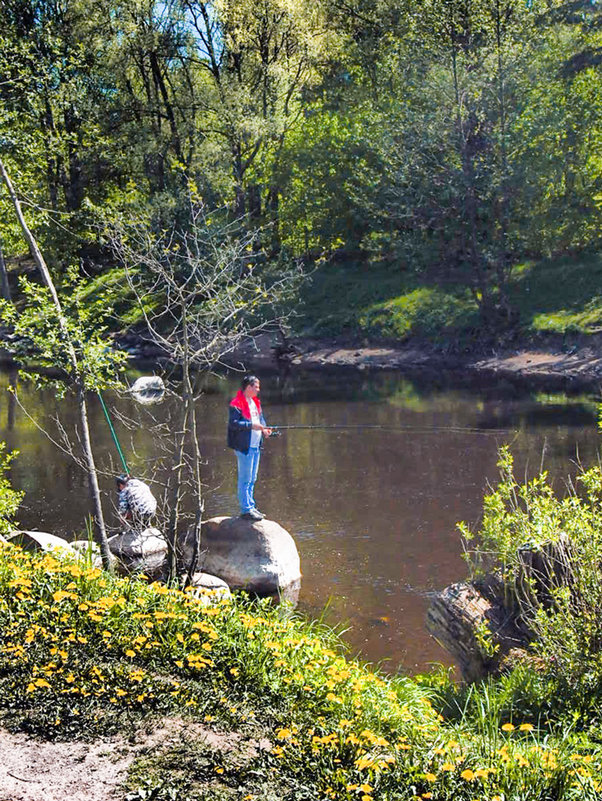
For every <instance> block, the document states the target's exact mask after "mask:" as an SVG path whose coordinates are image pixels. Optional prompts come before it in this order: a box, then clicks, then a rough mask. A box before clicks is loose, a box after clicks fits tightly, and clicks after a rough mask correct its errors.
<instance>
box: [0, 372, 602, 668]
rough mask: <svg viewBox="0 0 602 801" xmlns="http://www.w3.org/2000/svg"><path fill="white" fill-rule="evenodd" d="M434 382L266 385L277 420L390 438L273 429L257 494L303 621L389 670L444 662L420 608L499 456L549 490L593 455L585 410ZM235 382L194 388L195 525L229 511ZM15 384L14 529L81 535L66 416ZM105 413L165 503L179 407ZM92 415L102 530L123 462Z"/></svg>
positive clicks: (382, 379)
mask: <svg viewBox="0 0 602 801" xmlns="http://www.w3.org/2000/svg"><path fill="white" fill-rule="evenodd" d="M133 378H135V376H134V377H133ZM444 379H445V377H444V376H442V375H437V376H426V377H425V378H424V379H422V380H412V381H410V380H408V379H405V378H403V377H402V376H400V374H399V373H379V374H376V375H372V374H366V373H353V372H348V373H347V372H344V373H343V372H338V373H334V374H328V373H317V372H309V373H303V372H296V371H294V370H293V371H292V372H291V373H290V374H289V375H288V376H287V377H286V379H285V380H284V381H283V380H282V379H280V380H279V379H278V377H277V376H267V375H266V376H264V377H262V400H263V403H264V407H265V410H266V415H267V417H268V420H269V421H270V422H272V423H279V424H282V425H286V424H289V425H326V426H328V425H330V426H336V425H348V426H362V425H365V424H369V425H383V426H385V428H384V429H383V430H378V429H363V430H362V429H361V428H359V429H357V430H354V429H351V428H350V429H345V430H342V429H328V428H326V429H322V428H318V429H314V430H292V431H287V432H284V433H283V436H282V437H279V438H277V439H274V440H272V441H269V442H268V443H267V445H266V448H265V451H264V454H263V456H262V463H261V467H260V477H259V482H258V485H257V492H256V494H257V498H258V503H259V506H260V508H261V509H263V510H264V511H265V512H266V513H267V514H268V515H269V517H271V518H273V519H275V520H277V521H278V522H279V523H281V524H282V525H283V526H284V527H285V528H286V529H288V530H289V531H290V532H291V533H292V534H293V536H294V537H295V539H296V541H297V543H298V547H299V550H300V553H301V565H302V572H303V582H302V587H301V598H300V604H301V608H302V609H304V610H305V611H306V612H308V613H309V614H312V615H319V614H321V613H322V610H323V609H324V607H325V606H326V605H327V604H329V606H328V610H327V612H326V618H327V620H329V621H331V622H334V623H341V622H343V623H344V624H346V625H347V626H348V631H347V632H346V634H345V638H346V639H347V641H348V642H349V643H350V645H351V647H352V649H353V650H354V651H355V652H358V651H360V652H361V653H362V655H363V656H364V657H365V658H366V659H369V660H371V661H382V660H386V662H385V664H386V665H387V666H388V667H389V668H390V669H392V670H394V669H397V668H398V667H399V666H401V667H402V668H403V669H406V670H409V671H415V670H419V669H423V668H424V667H425V666H426V665H427V663H428V662H430V661H444V662H448V661H449V660H448V659H447V657H446V654H445V653H444V652H443V651H442V650H441V649H440V648H439V646H438V645H437V644H436V643H435V642H434V641H433V640H432V639H430V638H429V637H428V635H427V634H426V632H425V629H424V622H423V621H424V613H425V611H426V607H427V605H428V595H429V593H430V592H432V591H434V590H436V589H438V588H441V587H443V586H445V585H446V584H448V583H450V582H453V581H458V580H461V579H462V578H463V577H464V576H465V566H464V563H463V561H462V554H461V545H460V540H459V537H458V535H457V533H456V529H455V524H456V522H457V521H458V520H466V521H468V522H470V523H473V524H474V523H476V522H477V521H478V519H479V516H480V513H481V508H482V497H483V493H484V492H485V491H486V487H487V483H488V482H494V481H495V479H496V476H497V470H496V459H497V447H498V445H500V444H502V443H504V442H509V443H510V444H511V447H512V451H513V453H514V455H515V460H516V467H517V471H518V474H519V475H527V476H528V475H532V474H534V473H535V472H537V471H538V470H539V468H540V465H541V464H542V463H543V464H544V466H545V468H546V469H547V470H549V472H550V473H551V475H552V476H554V477H556V479H557V486H558V489H559V490H560V491H561V490H562V487H563V480H564V477H565V476H566V475H567V474H569V473H572V474H574V473H575V472H576V470H577V466H576V463H577V461H578V460H580V461H581V462H582V463H583V464H585V465H587V464H591V462H592V461H593V460H594V459H595V458H596V454H597V447H598V434H597V430H596V417H597V404H596V401H595V399H594V398H592V397H589V396H574V397H567V396H562V395H558V394H554V395H545V394H542V393H537V394H535V393H533V394H529V393H525V392H524V391H522V392H521V391H519V390H517V389H515V388H513V387H510V386H509V385H508V384H504V385H502V386H501V387H500V386H495V385H488V386H485V387H474V386H473V387H471V388H463V387H462V386H457V385H456V386H454V385H452V384H447V385H446V384H445V381H444ZM236 380H237V379H236V378H235V377H233V378H228V377H224V378H217V377H212V378H205V379H204V382H205V384H204V387H203V392H204V394H203V395H202V397H201V398H200V400H199V406H198V410H199V420H200V424H201V447H202V452H203V455H204V457H205V459H206V461H207V463H206V466H205V469H204V481H205V484H206V516H213V515H218V514H219V515H224V514H235V513H236V512H237V503H236V488H235V475H236V471H235V462H234V456H233V454H232V452H231V451H229V450H228V449H227V447H226V444H225V421H226V417H227V415H226V404H227V402H228V400H229V398H230V396H231V395H232V394H233V393H234V391H235V388H236V386H235V385H236ZM14 383H15V376H14V375H8V374H6V373H4V374H0V439H3V440H6V442H7V444H8V446H9V448H18V449H19V450H20V451H21V455H20V457H19V458H18V460H16V461H15V462H14V463H13V466H12V467H11V471H12V481H13V483H14V485H15V487H17V488H19V489H24V490H25V491H26V493H27V495H26V499H25V502H24V506H23V509H22V511H21V513H20V522H21V524H22V525H23V526H25V527H27V528H38V529H41V530H47V531H50V532H53V533H56V534H61V535H67V536H70V537H74V536H77V537H80V536H81V534H82V532H83V530H84V528H85V519H86V515H87V512H88V498H87V484H86V480H85V476H84V475H83V473H82V472H81V470H80V469H79V468H78V467H77V466H76V465H75V464H74V463H73V461H72V460H71V459H69V458H68V457H67V456H66V455H65V454H64V453H61V452H60V451H59V450H58V449H57V448H56V446H55V445H54V444H53V443H52V442H51V440H50V439H49V438H48V436H50V437H52V438H56V437H58V435H59V432H58V430H57V423H56V418H57V417H58V415H59V412H60V417H61V421H62V424H63V425H64V426H66V427H67V428H72V427H73V426H74V424H75V421H76V409H75V405H74V404H72V402H71V400H70V399H69V397H67V398H66V399H65V400H62V401H57V400H56V398H55V397H54V396H53V394H52V393H51V392H35V391H33V390H31V389H30V388H28V387H21V388H20V398H21V400H22V403H23V406H24V408H25V409H26V410H27V414H26V413H25V411H24V410H23V409H22V408H20V407H19V406H18V405H17V404H16V403H14V401H11V399H10V395H9V394H8V393H6V391H5V390H6V387H7V386H8V385H9V384H14ZM107 402H108V403H109V406H110V408H111V410H112V416H113V420H114V423H115V426H116V429H117V433H118V436H119V438H120V440H121V443H122V446H123V447H124V450H125V451H126V456H127V458H128V462H129V464H130V467H131V470H132V472H133V473H134V474H139V475H141V476H145V477H147V478H152V479H153V480H154V481H155V482H156V486H155V489H157V490H158V495H159V497H160V496H161V488H162V485H163V484H164V479H165V476H166V470H167V468H168V465H167V462H166V455H165V452H164V449H163V448H162V445H161V441H162V437H173V432H174V431H175V430H177V426H176V421H177V412H178V409H177V406H176V405H175V401H174V399H173V398H170V397H168V398H166V400H165V401H164V402H163V403H162V404H160V405H159V406H153V407H141V406H138V405H137V404H136V403H135V401H134V400H133V399H132V397H131V396H129V395H124V396H123V397H107ZM32 418H33V419H34V420H35V421H37V422H38V423H39V424H40V425H42V426H43V427H44V428H45V429H46V431H47V435H46V434H43V433H41V432H40V430H39V429H38V428H37V427H36V425H35V424H34V423H33V422H32ZM90 418H91V423H92V429H93V439H94V447H95V451H96V453H97V455H98V463H99V467H100V469H101V470H102V471H103V477H102V488H103V490H104V492H105V493H106V498H107V501H108V502H107V504H106V509H107V512H108V514H107V517H108V518H109V519H110V508H111V502H112V495H113V484H112V480H111V475H112V474H113V473H114V472H115V471H117V470H118V467H119V465H118V460H117V454H116V453H115V450H114V445H113V443H112V440H111V436H110V432H109V430H108V427H107V425H106V421H105V420H104V418H103V416H102V410H101V409H100V406H99V404H98V402H97V400H96V399H94V398H91V399H90ZM397 428H398V429H399V430H394V429H397ZM453 428H470V429H478V428H481V429H487V432H486V433H477V432H474V431H473V432H469V431H457V430H456V431H453V430H450V429H453ZM112 522H113V524H116V520H115V519H113V521H112Z"/></svg>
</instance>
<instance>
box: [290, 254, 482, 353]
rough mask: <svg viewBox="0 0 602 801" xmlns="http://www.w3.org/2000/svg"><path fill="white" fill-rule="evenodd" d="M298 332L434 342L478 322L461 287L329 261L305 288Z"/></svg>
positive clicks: (456, 334) (465, 329)
mask: <svg viewBox="0 0 602 801" xmlns="http://www.w3.org/2000/svg"><path fill="white" fill-rule="evenodd" d="M299 313H300V317H299V319H298V320H297V322H296V327H297V329H298V330H302V331H303V332H304V333H308V334H313V335H318V336H336V335H339V334H346V333H350V332H352V333H354V334H360V335H364V336H366V337H379V338H385V339H394V340H404V339H407V338H409V337H412V336H419V337H422V338H425V339H427V340H431V341H434V342H442V341H444V340H446V339H450V338H454V337H458V336H461V335H462V334H463V333H466V332H468V331H471V330H473V329H474V328H475V326H477V325H478V310H477V307H476V303H475V302H474V300H473V298H472V297H471V295H470V293H469V292H468V290H466V289H465V288H463V287H448V288H446V289H442V288H441V287H437V286H434V285H430V286H426V285H421V284H420V283H419V282H418V281H417V279H415V278H408V277H407V276H403V275H402V274H400V273H398V272H397V271H396V270H394V269H392V268H390V269H384V268H377V267H373V268H370V267H367V266H362V265H358V264H350V265H346V266H344V267H339V266H336V267H335V266H332V265H327V266H325V267H323V268H322V269H321V270H320V271H317V272H316V273H314V275H313V277H312V280H311V282H310V283H309V284H308V285H307V286H306V287H305V288H304V290H303V293H302V298H301V304H300V308H299Z"/></svg>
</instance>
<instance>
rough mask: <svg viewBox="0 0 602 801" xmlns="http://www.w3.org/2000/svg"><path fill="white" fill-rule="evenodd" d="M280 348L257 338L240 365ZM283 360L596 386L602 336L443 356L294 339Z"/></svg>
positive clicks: (270, 360) (257, 362) (268, 357)
mask: <svg viewBox="0 0 602 801" xmlns="http://www.w3.org/2000/svg"><path fill="white" fill-rule="evenodd" d="M277 353H278V346H276V347H274V343H273V341H272V340H271V339H270V338H269V337H268V336H264V337H260V338H258V339H257V340H255V342H254V343H252V344H249V345H247V346H246V347H245V348H244V349H242V350H241V351H239V353H238V354H237V358H238V359H239V360H240V363H241V365H242V363H244V364H245V365H248V366H249V367H253V366H256V368H257V369H259V368H261V367H262V366H268V365H270V366H271V367H273V366H274V365H275V364H276V359H275V356H276V354H277ZM284 359H285V360H286V361H288V362H289V363H290V364H292V365H300V366H305V367H354V368H356V369H359V370H367V369H374V370H382V369H393V370H395V369H398V370H401V371H404V370H406V371H412V370H428V369H435V370H437V371H440V370H444V371H449V372H452V373H456V374H464V375H470V376H472V377H478V376H479V375H482V376H483V377H484V378H492V377H498V378H499V377H503V378H507V379H509V380H517V381H527V382H529V381H530V382H532V383H534V384H538V385H548V386H550V387H556V386H576V385H583V386H589V387H592V386H597V385H598V384H599V383H600V382H602V338H600V337H594V336H592V337H589V338H588V339H585V340H584V344H583V343H581V344H574V345H573V346H572V347H567V346H564V347H559V346H557V347H555V346H554V345H553V344H552V343H550V344H547V345H545V346H542V347H538V348H536V347H524V348H519V349H508V348H506V349H503V348H500V349H499V350H497V351H496V350H491V351H490V352H489V353H488V354H474V353H464V354H445V353H441V352H440V351H437V350H436V349H434V348H429V347H428V346H424V345H422V346H417V345H414V344H411V343H408V344H402V343H401V344H399V345H390V346H378V345H373V344H368V343H366V344H362V345H359V346H356V347H354V346H351V345H347V344H340V343H338V342H336V341H332V342H327V341H325V340H312V339H297V340H292V341H291V343H290V347H289V350H288V352H286V353H285V354H284Z"/></svg>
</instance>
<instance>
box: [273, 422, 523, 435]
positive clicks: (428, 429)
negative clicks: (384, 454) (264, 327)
mask: <svg viewBox="0 0 602 801" xmlns="http://www.w3.org/2000/svg"><path fill="white" fill-rule="evenodd" d="M268 428H271V429H272V436H274V435H276V436H279V435H280V434H281V433H282V432H283V431H289V430H309V431H311V430H321V431H363V430H372V431H396V432H405V433H407V434H485V435H488V436H492V435H495V434H514V433H516V430H515V429H512V428H476V427H475V428H469V427H463V426H419V427H416V428H413V427H412V426H388V425H384V424H383V425H378V424H371V423H365V424H362V423H360V424H359V425H347V424H342V423H334V424H330V425H328V424H318V425H269V426H268Z"/></svg>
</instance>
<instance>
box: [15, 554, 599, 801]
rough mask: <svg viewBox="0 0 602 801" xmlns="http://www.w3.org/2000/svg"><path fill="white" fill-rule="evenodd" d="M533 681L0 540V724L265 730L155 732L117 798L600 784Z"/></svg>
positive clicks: (563, 788)
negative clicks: (412, 661) (482, 674)
mask: <svg viewBox="0 0 602 801" xmlns="http://www.w3.org/2000/svg"><path fill="white" fill-rule="evenodd" d="M517 694H518V695H520V697H521V698H522V699H523V701H524V704H523V709H522V711H521V712H513V710H512V698H515V697H517ZM545 697H546V693H545V686H544V684H543V683H542V680H541V678H540V677H538V676H537V675H534V674H523V675H522V676H521V675H519V674H513V675H511V676H510V677H509V678H507V679H504V680H503V681H501V682H499V683H498V684H496V685H493V684H492V685H489V686H488V687H481V688H476V689H474V690H471V691H470V693H469V694H468V695H466V694H465V693H462V692H460V693H458V692H457V691H456V690H455V689H454V688H453V686H452V685H450V683H449V682H448V681H447V680H446V679H444V678H443V677H442V676H441V675H434V676H431V677H429V678H427V677H424V678H423V679H422V680H417V681H414V680H410V679H407V678H403V677H397V678H385V677H382V676H380V675H378V673H377V672H374V671H371V670H369V669H368V668H367V667H364V666H362V665H359V664H357V663H356V662H353V661H350V660H347V659H345V657H344V656H343V655H342V654H341V653H340V649H339V646H338V645H337V643H336V641H335V639H334V638H333V636H332V635H329V634H328V633H327V632H326V631H325V630H323V629H321V628H320V626H317V625H316V624H308V623H307V622H304V621H303V620H301V619H299V618H297V617H295V616H293V615H292V614H291V613H290V611H289V610H287V609H286V608H283V607H274V606H272V605H269V604H266V603H263V604H260V603H250V602H245V601H241V600H238V601H234V602H220V603H218V604H207V603H202V602H201V601H199V600H197V599H195V598H193V597H191V596H190V595H188V594H186V593H182V592H179V591H177V590H170V589H168V588H166V587H164V586H159V585H147V584H145V583H143V582H141V581H130V580H123V579H115V578H112V577H110V576H108V575H106V574H103V573H102V572H101V571H99V570H97V569H92V568H91V567H89V566H85V565H82V564H80V563H77V562H70V561H68V560H59V559H58V558H55V557H53V556H51V555H46V556H33V557H32V556H30V555H27V554H25V553H24V552H22V551H21V550H20V549H18V548H16V547H14V546H10V545H9V546H4V547H3V548H2V550H1V551H0V714H1V718H2V722H3V723H4V725H6V726H9V727H13V728H21V729H24V730H26V731H29V732H31V733H32V734H34V735H38V736H42V737H46V738H61V739H70V738H71V739H73V738H77V737H86V738H92V737H94V736H98V735H100V734H103V733H107V732H111V731H114V730H116V729H119V730H125V731H127V730H128V729H130V730H131V729H132V728H133V727H135V726H137V725H139V724H140V722H141V721H143V720H145V719H146V720H148V718H149V717H152V716H155V717H157V716H169V715H174V714H180V715H181V714H184V715H187V716H189V717H190V719H191V720H197V721H202V722H204V723H206V724H209V725H212V726H216V727H219V728H221V729H222V730H226V731H234V732H236V733H237V735H238V736H240V735H242V736H243V737H247V738H248V739H250V738H256V739H257V738H259V737H264V738H267V739H268V741H269V743H270V745H269V746H268V747H267V748H266V749H262V750H257V751H255V752H254V753H252V754H250V755H249V754H247V757H246V758H245V759H244V760H241V761H239V762H237V761H236V760H229V759H228V757H227V756H224V755H223V754H215V753H211V752H209V751H207V750H203V749H202V748H201V749H199V746H198V744H197V745H195V744H194V742H192V741H191V742H183V743H182V744H181V745H180V746H179V747H178V749H175V750H173V749H172V750H171V751H169V750H167V751H166V750H165V749H159V750H158V751H157V752H155V753H151V754H149V755H148V756H147V757H146V758H145V759H144V760H142V761H141V762H139V763H138V764H137V765H136V766H135V768H134V770H133V771H132V773H131V775H130V778H129V782H128V788H127V789H128V791H129V793H130V794H129V796H128V798H130V799H137V798H153V799H155V801H167V799H174V798H178V799H185V798H186V799H191V801H197V799H198V800H200V799H205V798H206V799H209V798H211V799H213V801H216V800H217V799H224V801H225V800H226V799H238V800H239V801H242V799H246V801H254V799H262V801H268V799H273V800H274V801H275V800H276V799H279V801H302V800H303V799H307V801H310V800H312V801H313V800H314V799H315V801H323V800H325V799H345V801H351V800H352V799H353V800H355V799H360V801H373V799H374V800H376V799H383V801H385V800H386V801H402V799H404V800H405V799H407V798H410V797H420V798H424V799H431V798H433V799H449V801H451V799H458V801H468V799H477V798H478V799H483V800H484V799H487V800H488V801H494V799H498V801H519V799H527V798H528V799H533V800H534V799H541V800H542V801H543V799H563V800H564V799H567V800H568V799H573V798H575V799H576V798H580V799H594V798H596V797H599V796H598V793H599V792H601V791H602V785H600V781H599V777H600V771H601V769H602V749H601V748H600V746H599V744H597V742H596V741H595V740H594V739H592V738H591V737H589V736H586V735H585V734H584V733H583V732H582V733H580V734H577V733H571V732H570V728H571V726H573V725H574V721H573V723H572V724H571V726H569V727H568V728H567V727H566V726H565V727H562V726H561V724H560V722H559V721H558V720H554V719H551V718H550V719H548V720H547V721H546V722H544V718H543V717H542V708H541V704H539V699H540V698H545ZM529 699H530V703H529V702H528V701H529ZM538 704H539V706H538ZM441 712H443V713H444V716H442V715H441V714H440V713H441ZM528 715H531V718H530V719H529V718H528V717H527V716H528ZM184 768H185V769H184ZM125 793H126V789H125V788H124V797H125Z"/></svg>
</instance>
